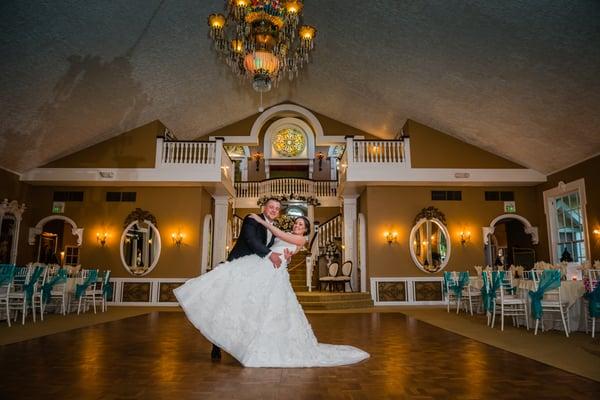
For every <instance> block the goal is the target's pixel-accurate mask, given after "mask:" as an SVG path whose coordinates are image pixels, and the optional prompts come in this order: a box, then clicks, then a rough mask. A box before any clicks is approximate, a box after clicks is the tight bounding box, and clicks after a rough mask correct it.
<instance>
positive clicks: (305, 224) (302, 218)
mask: <svg viewBox="0 0 600 400" xmlns="http://www.w3.org/2000/svg"><path fill="white" fill-rule="evenodd" d="M299 219H301V220H302V221H304V228H305V229H306V230H305V231H304V236H308V235H310V221H309V220H308V218H306V217H298V218H296V219H295V220H294V222H296V221H298V220H299Z"/></svg>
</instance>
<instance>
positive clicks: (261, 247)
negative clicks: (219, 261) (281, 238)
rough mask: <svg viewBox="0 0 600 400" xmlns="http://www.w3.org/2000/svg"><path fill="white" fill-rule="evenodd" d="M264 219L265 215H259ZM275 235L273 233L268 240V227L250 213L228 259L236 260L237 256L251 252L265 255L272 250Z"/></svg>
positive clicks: (261, 255)
mask: <svg viewBox="0 0 600 400" xmlns="http://www.w3.org/2000/svg"><path fill="white" fill-rule="evenodd" d="M259 216H260V217H261V218H262V219H263V220H264V219H265V216H264V215H262V214H260V215H259ZM274 241H275V235H271V240H270V241H269V243H266V242H267V228H265V227H264V226H262V225H261V224H259V223H258V222H257V221H255V220H254V219H253V218H251V217H250V216H249V215H248V216H246V218H244V221H243V222H242V228H241V231H240V236H239V237H238V239H237V242H235V246H233V249H231V253H229V257H227V261H231V260H235V259H236V258H240V257H244V256H247V255H250V254H256V255H258V256H260V257H264V256H266V255H267V254H269V253H270V252H271V250H270V249H269V247H271V246H272V245H273V242H274ZM265 243H266V244H265Z"/></svg>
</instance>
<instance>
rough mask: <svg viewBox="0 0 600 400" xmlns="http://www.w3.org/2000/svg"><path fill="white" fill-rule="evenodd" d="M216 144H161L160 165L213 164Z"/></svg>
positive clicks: (178, 142) (169, 142)
mask: <svg viewBox="0 0 600 400" xmlns="http://www.w3.org/2000/svg"><path fill="white" fill-rule="evenodd" d="M215 160H216V142H180V141H177V142H171V141H166V142H163V148H162V159H161V162H162V164H176V165H178V164H214V163H215Z"/></svg>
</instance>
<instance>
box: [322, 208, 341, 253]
mask: <svg viewBox="0 0 600 400" xmlns="http://www.w3.org/2000/svg"><path fill="white" fill-rule="evenodd" d="M342 228H343V219H342V216H341V214H340V215H337V216H335V217H334V218H332V219H330V220H329V221H327V222H325V223H323V224H321V225H319V228H318V229H319V233H318V236H317V238H318V241H319V247H321V248H322V247H325V246H326V245H327V243H328V242H334V241H335V240H336V238H341V237H342Z"/></svg>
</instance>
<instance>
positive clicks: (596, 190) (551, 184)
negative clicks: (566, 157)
mask: <svg viewBox="0 0 600 400" xmlns="http://www.w3.org/2000/svg"><path fill="white" fill-rule="evenodd" d="M599 171H600V156H596V157H594V158H591V159H589V160H586V161H583V162H581V163H579V164H577V165H574V166H572V167H569V168H566V169H564V170H562V171H559V172H556V173H554V174H552V175H549V176H548V181H547V182H546V183H544V184H541V185H539V186H537V191H538V192H537V195H538V197H537V204H539V208H538V211H539V219H540V220H541V221H543V223H542V224H541V226H540V254H541V255H542V256H543V259H544V260H549V259H550V255H549V250H548V228H547V224H546V215H545V214H544V191H545V190H548V189H552V188H555V187H557V186H558V183H559V182H560V181H563V182H565V183H569V182H572V181H575V180H577V179H580V178H584V179H585V193H586V198H587V207H586V214H587V225H588V237H589V239H590V253H591V257H589V259H590V260H592V261H593V260H598V259H600V235H595V234H594V233H593V231H594V230H595V229H598V230H600V174H599Z"/></svg>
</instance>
